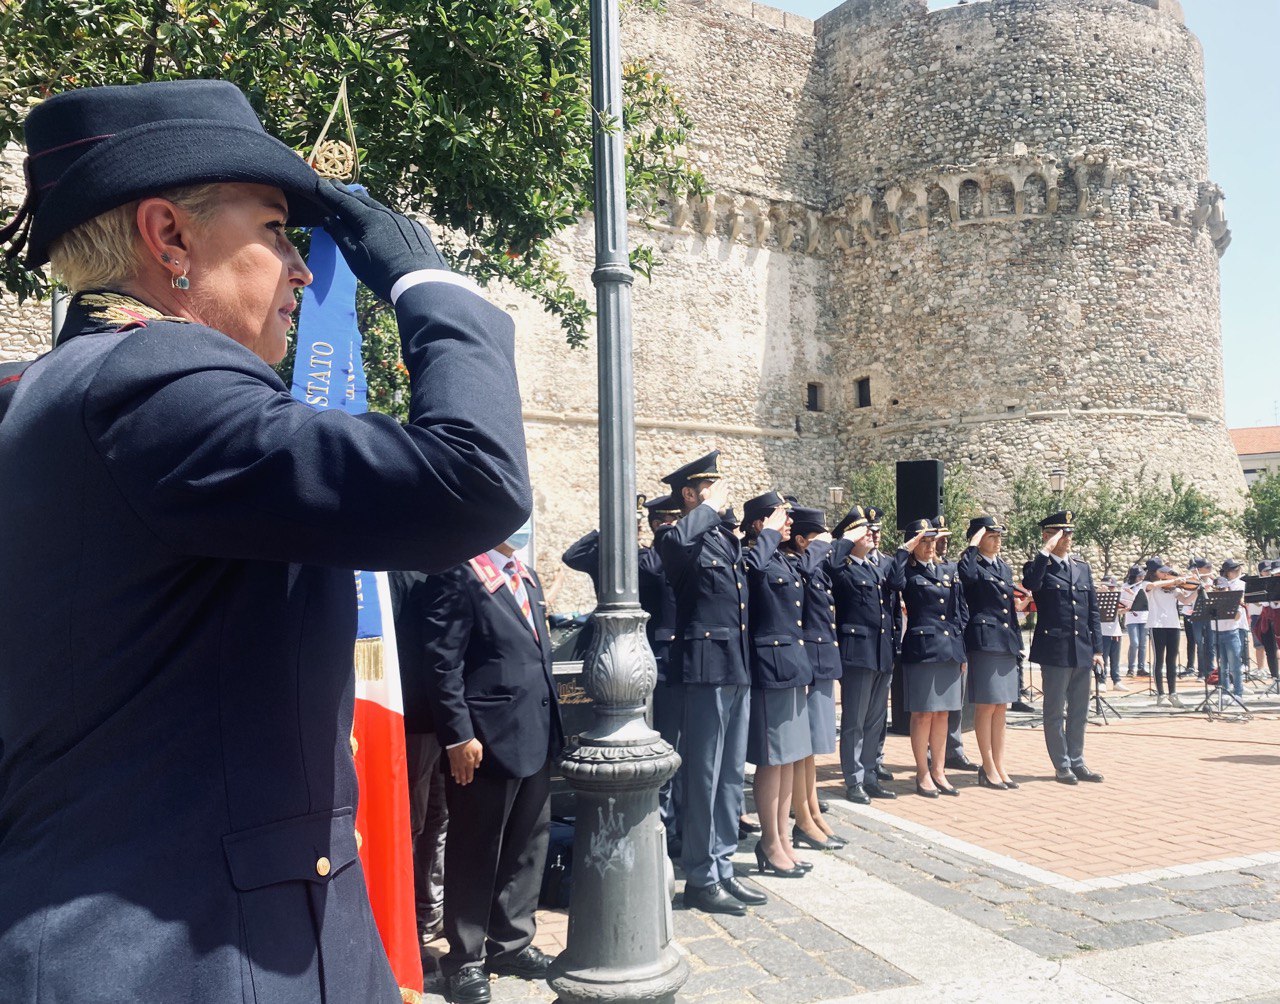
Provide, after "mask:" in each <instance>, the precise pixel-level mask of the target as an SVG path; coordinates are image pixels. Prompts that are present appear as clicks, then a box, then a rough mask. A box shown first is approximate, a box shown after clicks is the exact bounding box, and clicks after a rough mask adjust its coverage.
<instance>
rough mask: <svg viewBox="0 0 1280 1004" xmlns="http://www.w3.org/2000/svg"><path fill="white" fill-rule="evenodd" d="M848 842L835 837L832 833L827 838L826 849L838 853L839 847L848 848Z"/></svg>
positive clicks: (842, 838)
mask: <svg viewBox="0 0 1280 1004" xmlns="http://www.w3.org/2000/svg"><path fill="white" fill-rule="evenodd" d="M848 846H849V841H847V840H845V838H844V837H837V836H836V835H835V834H834V833H833V834H831V835H830V836H829V837H827V847H828V848H829V849H830V850H833V851H838V850H840V848H841V847H848Z"/></svg>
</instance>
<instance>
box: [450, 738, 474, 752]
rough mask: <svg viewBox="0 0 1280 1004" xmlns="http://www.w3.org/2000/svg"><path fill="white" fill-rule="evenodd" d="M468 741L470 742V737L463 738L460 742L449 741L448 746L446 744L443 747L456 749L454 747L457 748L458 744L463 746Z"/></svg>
mask: <svg viewBox="0 0 1280 1004" xmlns="http://www.w3.org/2000/svg"><path fill="white" fill-rule="evenodd" d="M469 742H471V740H470V739H464V740H462V742H460V743H450V744H449V745H448V746H446V747H445V749H447V750H451V749H456V748H457V747H459V746H465V745H467V743H469Z"/></svg>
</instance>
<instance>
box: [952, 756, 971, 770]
mask: <svg viewBox="0 0 1280 1004" xmlns="http://www.w3.org/2000/svg"><path fill="white" fill-rule="evenodd" d="M945 766H946V768H947V770H977V769H978V765H977V764H976V763H974V762H973V761H972V760H970V759H969V758H968V757H967V756H951V757H947V761H946V764H945Z"/></svg>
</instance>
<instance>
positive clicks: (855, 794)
mask: <svg viewBox="0 0 1280 1004" xmlns="http://www.w3.org/2000/svg"><path fill="white" fill-rule="evenodd" d="M844 797H845V798H847V799H848V800H849V801H850V802H857V803H858V804H859V805H870V804H871V796H870V795H868V794H867V789H866V788H864V787H863V786H862V785H860V784H851V785H849V787H847V788H845V790H844Z"/></svg>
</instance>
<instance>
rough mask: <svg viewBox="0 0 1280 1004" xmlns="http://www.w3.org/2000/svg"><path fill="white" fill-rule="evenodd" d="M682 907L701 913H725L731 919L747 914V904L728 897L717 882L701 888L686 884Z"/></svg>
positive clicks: (733, 897)
mask: <svg viewBox="0 0 1280 1004" xmlns="http://www.w3.org/2000/svg"><path fill="white" fill-rule="evenodd" d="M684 905H685V906H688V907H692V908H693V909H695V910H701V911H702V912H703V913H727V914H729V915H730V916H732V917H745V916H746V914H747V904H745V903H744V902H742V900H740V899H738V898H737V897H735V896H730V895H729V894H728V893H727V892H725V890H724V887H723V886H721V885H720V883H719V882H717V883H716V884H715V885H708V886H702V887H701V888H699V887H698V886H693V885H688V884H687V883H686V885H685V887H684Z"/></svg>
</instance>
